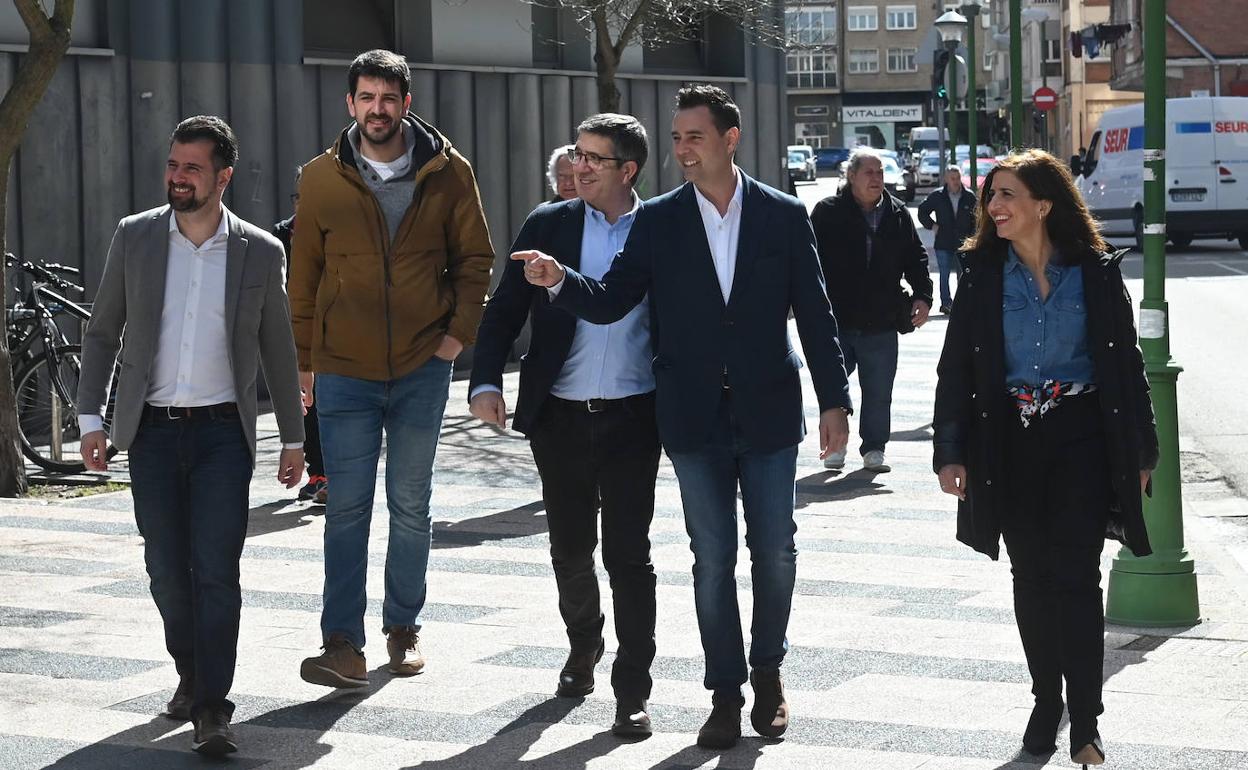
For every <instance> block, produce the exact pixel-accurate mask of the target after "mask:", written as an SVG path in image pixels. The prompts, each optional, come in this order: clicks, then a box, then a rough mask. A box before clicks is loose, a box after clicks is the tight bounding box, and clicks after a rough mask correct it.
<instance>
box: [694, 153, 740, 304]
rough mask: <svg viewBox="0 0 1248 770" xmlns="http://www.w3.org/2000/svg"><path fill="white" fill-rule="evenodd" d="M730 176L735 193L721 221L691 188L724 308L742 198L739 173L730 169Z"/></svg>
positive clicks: (734, 267) (732, 272)
mask: <svg viewBox="0 0 1248 770" xmlns="http://www.w3.org/2000/svg"><path fill="white" fill-rule="evenodd" d="M733 175H734V176H735V177H736V180H737V189H736V190H735V191H734V192H733V193H732V200H731V201H729V202H728V211H727V212H726V213H725V214H724V215H723V216H722V217H721V216H720V215H719V209H717V208H715V204H714V203H711V202H710V201H709V200H707V198H706V196H704V195H703V194H702V191H701V190H699V189H698V188H697V186H696V185H695V186H694V188H693V194H694V195H696V196H697V198H698V210H699V211H701V212H702V226H703V227H704V228H705V229H706V242H707V245H708V246H710V247H711V260H712V261H713V262H714V263H715V277H716V278H718V279H719V290H720V292H721V293H722V294H723V295H724V303H725V304H727V302H728V297H729V296H730V295H731V294H732V278H733V276H734V275H735V274H736V272H737V241H738V240H740V235H741V201H742V199H743V196H744V193H743V191H742V189H741V172H740V171H738V170H737V169H735V168H734V169H733Z"/></svg>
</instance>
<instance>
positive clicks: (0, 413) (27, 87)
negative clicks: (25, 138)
mask: <svg viewBox="0 0 1248 770" xmlns="http://www.w3.org/2000/svg"><path fill="white" fill-rule="evenodd" d="M13 5H14V7H16V9H17V13H18V15H19V16H21V17H22V22H23V23H24V24H25V25H26V29H27V30H28V31H29V32H30V50H29V51H28V52H27V53H26V54H25V55H23V56H22V59H21V64H20V65H19V66H18V69H17V74H16V75H15V76H14V77H13V82H12V83H11V84H10V86H9V90H8V91H7V92H6V93H5V95H4V100H3V101H0V251H7V250H8V245H7V244H8V242H7V241H6V240H5V235H6V233H7V232H8V227H7V226H6V225H7V224H8V223H7V221H6V215H7V212H8V201H9V167H10V166H11V165H12V161H13V156H14V154H16V153H17V147H18V144H19V143H20V142H21V141H22V135H23V134H25V133H26V125H27V124H28V123H29V122H30V116H31V113H33V112H34V111H35V106H36V105H38V104H39V100H40V99H42V98H43V94H44V92H45V91H47V90H48V83H50V82H51V81H52V76H53V75H54V74H56V68H57V67H59V66H60V64H61V59H63V58H64V57H65V52H66V51H67V50H69V31H70V29H71V28H72V26H73V22H74V0H56V5H55V7H54V10H53V11H52V16H51V17H50V18H49V17H48V15H47V12H46V11H45V10H44V9H43V5H42V4H41V3H40V2H36V0H13ZM5 283H6V282H5V276H4V271H3V270H0V300H3V301H4V303H5V304H6V305H7V304H8V287H7V286H6V285H5ZM6 320H7V319H6ZM21 440H22V439H21V432H20V431H19V430H18V426H17V399H16V394H15V393H14V392H13V368H12V366H11V365H10V363H9V342H8V335H7V334H5V335H0V497H17V496H19V495H22V494H25V492H26V489H27V480H26V462H25V460H23V459H22V447H21Z"/></svg>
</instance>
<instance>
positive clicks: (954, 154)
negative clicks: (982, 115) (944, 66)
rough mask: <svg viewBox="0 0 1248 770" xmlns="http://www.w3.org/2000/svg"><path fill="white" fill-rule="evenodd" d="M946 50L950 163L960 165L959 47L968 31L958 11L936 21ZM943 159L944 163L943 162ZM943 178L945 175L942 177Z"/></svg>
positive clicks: (942, 16) (942, 15)
mask: <svg viewBox="0 0 1248 770" xmlns="http://www.w3.org/2000/svg"><path fill="white" fill-rule="evenodd" d="M935 25H936V31H937V32H938V33H939V34H940V39H941V42H942V43H944V46H945V50H947V51H948V52H949V68H948V73H947V74H948V76H949V162H950V163H951V164H953V165H955V166H956V165H957V164H958V45H959V44H960V43H961V42H962V33H963V32H964V31H965V30H966V17H965V16H963V15H962V14H960V13H958V12H957V11H945V12H944V13H943V14H941V16H940V18H938V19H936V21H935ZM943 160H944V159H943V158H942V162H943ZM941 176H942V178H943V176H944V175H943V174H942V175H941Z"/></svg>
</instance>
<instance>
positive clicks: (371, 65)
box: [347, 48, 412, 97]
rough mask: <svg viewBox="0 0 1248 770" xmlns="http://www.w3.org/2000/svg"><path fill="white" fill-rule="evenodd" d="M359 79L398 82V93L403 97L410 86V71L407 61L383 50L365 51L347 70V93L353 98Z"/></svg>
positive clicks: (392, 52)
mask: <svg viewBox="0 0 1248 770" xmlns="http://www.w3.org/2000/svg"><path fill="white" fill-rule="evenodd" d="M361 77H366V78H380V79H382V80H384V81H386V82H387V83H392V82H395V81H398V84H399V92H400V93H401V94H402V95H403V96H405V97H406V96H407V92H408V89H409V88H410V87H411V85H412V71H411V69H410V68H408V66H407V59H404V58H403V57H402V56H400V55H399V54H397V53H395V52H394V51H387V50H386V49H384V48H374V49H373V50H371V51H365V52H364V53H362V54H360V55H359V56H357V57H355V61H353V62H351V67H350V68H349V69H347V88H348V89H349V90H348V91H347V93H349V94H351V96H355V87H356V85H358V84H359V82H360V78H361Z"/></svg>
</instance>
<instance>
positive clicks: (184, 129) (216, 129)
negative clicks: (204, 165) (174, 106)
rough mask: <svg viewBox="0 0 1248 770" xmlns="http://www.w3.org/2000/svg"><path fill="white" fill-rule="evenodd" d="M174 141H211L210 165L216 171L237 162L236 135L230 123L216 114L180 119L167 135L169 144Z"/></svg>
mask: <svg viewBox="0 0 1248 770" xmlns="http://www.w3.org/2000/svg"><path fill="white" fill-rule="evenodd" d="M174 142H177V143H178V144H189V143H190V142H212V167H213V168H214V169H216V170H217V171H220V170H221V169H225V168H233V166H234V164H235V163H237V162H238V137H236V136H234V129H232V128H230V124H229V123H226V122H225V121H224V120H222V119H221V118H218V117H217V116H216V115H196V116H195V117H193V118H187V119H186V120H184V121H182V122H181V123H179V124H178V127H177V128H175V129H173V135H172V136H170V137H169V145H170V146H173V143H174Z"/></svg>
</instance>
